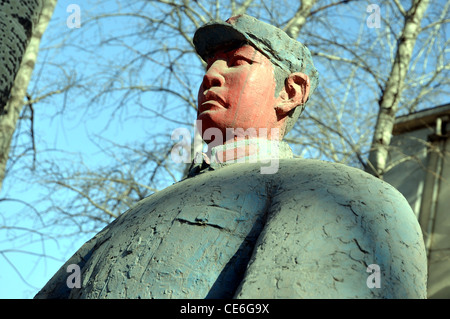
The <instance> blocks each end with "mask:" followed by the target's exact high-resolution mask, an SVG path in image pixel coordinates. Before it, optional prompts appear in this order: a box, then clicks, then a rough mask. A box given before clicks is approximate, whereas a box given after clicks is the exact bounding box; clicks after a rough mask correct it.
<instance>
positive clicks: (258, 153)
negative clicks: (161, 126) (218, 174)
mask: <svg viewBox="0 0 450 319" xmlns="http://www.w3.org/2000/svg"><path fill="white" fill-rule="evenodd" d="M293 157H294V155H293V153H292V150H291V148H290V147H289V145H288V143H286V142H285V141H272V140H267V139H258V138H255V139H246V140H240V141H236V142H231V143H226V144H223V145H218V146H215V147H213V148H212V149H211V156H208V155H207V154H205V153H197V154H196V155H195V157H194V161H193V162H192V164H191V167H190V169H189V175H188V176H189V177H192V176H195V175H197V174H200V173H203V171H205V170H206V169H208V170H217V169H219V168H221V167H224V166H228V165H231V164H237V163H257V162H261V161H263V162H265V161H268V160H270V159H275V158H277V159H287V158H293Z"/></svg>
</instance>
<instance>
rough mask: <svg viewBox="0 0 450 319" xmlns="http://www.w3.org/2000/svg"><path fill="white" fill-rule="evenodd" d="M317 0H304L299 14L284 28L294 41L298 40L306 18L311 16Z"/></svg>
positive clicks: (298, 11)
mask: <svg viewBox="0 0 450 319" xmlns="http://www.w3.org/2000/svg"><path fill="white" fill-rule="evenodd" d="M315 3H316V0H303V1H302V2H301V4H300V8H298V10H297V13H296V14H295V15H294V16H293V17H292V19H291V20H289V21H288V23H287V24H286V26H285V27H284V31H285V32H286V33H287V34H288V35H289V36H290V37H291V38H293V39H297V38H298V35H299V34H300V30H301V29H302V27H303V25H304V24H305V22H306V18H307V17H308V16H309V15H310V14H311V8H312V7H313V6H314V4H315Z"/></svg>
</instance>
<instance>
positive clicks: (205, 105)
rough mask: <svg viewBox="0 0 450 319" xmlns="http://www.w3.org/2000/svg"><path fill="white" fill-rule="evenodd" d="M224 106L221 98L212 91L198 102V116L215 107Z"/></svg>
mask: <svg viewBox="0 0 450 319" xmlns="http://www.w3.org/2000/svg"><path fill="white" fill-rule="evenodd" d="M225 105H226V104H225V102H224V100H223V99H222V97H220V96H219V95H218V94H216V93H214V92H213V91H208V92H207V93H206V94H205V95H204V96H203V98H202V99H201V100H200V103H199V112H198V114H201V113H203V112H206V111H209V110H211V109H216V108H217V107H219V108H226V107H225Z"/></svg>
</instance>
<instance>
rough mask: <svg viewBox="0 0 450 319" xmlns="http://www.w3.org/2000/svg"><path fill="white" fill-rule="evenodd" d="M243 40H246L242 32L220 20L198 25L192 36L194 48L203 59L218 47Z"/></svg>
mask: <svg viewBox="0 0 450 319" xmlns="http://www.w3.org/2000/svg"><path fill="white" fill-rule="evenodd" d="M243 41H245V42H246V41H248V39H247V38H246V36H245V35H244V34H243V33H241V32H239V31H238V30H236V29H235V28H234V27H233V26H232V25H230V24H228V23H226V22H221V21H215V22H212V23H208V24H206V25H204V26H202V27H200V28H199V29H198V30H197V31H196V32H195V34H194V38H193V43H194V46H195V50H196V51H197V53H198V54H199V55H200V56H201V58H202V59H203V60H204V61H206V60H207V59H208V57H209V56H211V55H213V54H214V53H215V52H216V51H217V50H218V49H219V48H221V47H224V46H229V45H230V44H233V43H235V42H243Z"/></svg>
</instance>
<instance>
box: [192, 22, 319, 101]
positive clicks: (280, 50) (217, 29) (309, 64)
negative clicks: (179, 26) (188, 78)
mask: <svg viewBox="0 0 450 319" xmlns="http://www.w3.org/2000/svg"><path fill="white" fill-rule="evenodd" d="M235 42H247V43H248V44H250V45H252V46H253V47H255V48H256V49H258V50H259V51H260V52H261V53H263V54H264V55H265V56H266V57H267V58H269V59H270V60H271V61H272V63H274V64H275V65H277V66H279V67H280V68H282V69H283V70H285V71H287V72H288V73H294V72H302V73H304V74H306V75H308V77H309V80H310V84H311V88H310V95H311V94H312V93H313V92H314V89H315V88H316V87H317V84H318V80H319V73H318V72H317V70H316V68H315V67H314V63H313V61H312V58H311V53H310V51H309V49H308V48H307V47H306V46H305V45H303V44H302V43H301V42H299V41H297V40H295V39H293V38H291V37H290V36H289V35H287V33H286V32H284V31H283V30H281V29H279V28H277V27H275V26H273V25H270V24H268V23H265V22H262V21H260V20H258V19H256V18H254V17H251V16H249V15H246V14H242V15H238V16H235V17H231V18H229V19H228V20H227V21H225V22H224V21H220V20H213V21H210V22H208V23H206V24H205V25H203V26H201V27H200V28H198V29H197V31H196V32H195V34H194V39H193V43H194V46H195V49H196V51H197V53H198V54H199V55H200V57H201V58H202V59H203V60H205V61H206V60H207V58H208V57H209V56H211V55H213V54H214V52H215V51H216V50H217V49H218V48H220V47H223V46H226V45H231V44H233V43H235Z"/></svg>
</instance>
